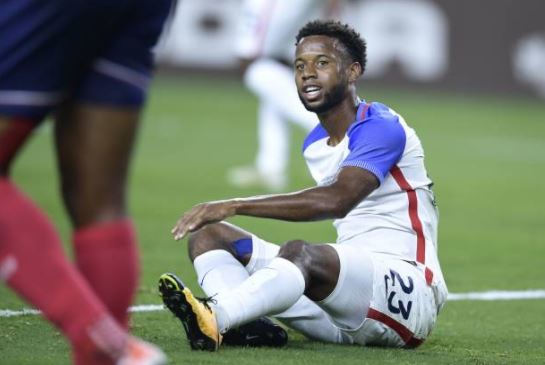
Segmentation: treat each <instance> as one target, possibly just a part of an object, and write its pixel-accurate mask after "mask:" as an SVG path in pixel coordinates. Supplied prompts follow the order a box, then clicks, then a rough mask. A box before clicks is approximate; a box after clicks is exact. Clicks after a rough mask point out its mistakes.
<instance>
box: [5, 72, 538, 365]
mask: <svg viewBox="0 0 545 365" xmlns="http://www.w3.org/2000/svg"><path fill="white" fill-rule="evenodd" d="M360 94H361V95H362V96H364V97H365V98H367V99H368V100H377V101H381V102H384V103H386V104H389V105H390V106H392V107H393V108H394V109H396V110H397V111H398V112H400V113H401V114H402V115H404V117H405V119H406V120H407V122H408V123H409V124H410V125H412V126H413V127H415V128H416V130H417V132H418V134H419V136H420V138H421V139H422V141H423V144H424V148H425V151H426V154H427V156H426V158H427V167H428V170H429V173H430V175H431V177H432V178H433V179H434V181H435V183H436V185H435V188H434V189H435V191H436V194H437V198H438V203H439V207H440V210H441V221H440V240H439V247H440V250H439V251H440V258H441V261H442V265H443V270H444V273H445V276H446V279H447V281H448V284H449V289H450V291H451V292H456V293H458V292H467V291H482V290H490V289H499V290H524V289H544V288H545V194H544V193H543V186H544V181H545V105H544V104H543V102H539V101H537V100H532V99H526V98H520V97H519V98H508V97H492V96H479V97H477V96H471V97H469V96H468V97H465V96H461V95H452V94H448V93H432V92H415V91H412V92H409V91H391V90H384V89H379V88H374V87H373V88H368V87H366V84H365V83H364V84H362V85H361V87H360ZM255 113H256V101H255V99H254V98H253V97H252V96H251V95H250V94H249V93H248V92H247V91H245V90H244V88H243V87H242V86H241V83H240V82H239V81H237V80H229V79H221V78H220V79H215V78H212V77H177V76H176V77H170V76H169V77H165V76H162V77H159V78H157V80H156V81H155V83H154V86H153V88H152V90H151V97H150V101H149V105H148V108H147V110H146V112H145V115H144V118H143V119H144V120H143V125H142V130H141V133H140V136H139V141H138V145H137V149H136V155H135V158H134V164H133V169H132V175H131V192H130V202H131V211H132V213H133V216H134V218H135V221H136V224H137V227H138V232H139V238H140V245H141V249H142V278H141V283H140V287H139V293H138V297H137V299H136V304H159V303H160V300H159V298H158V296H157V293H156V281H157V278H158V276H159V275H160V274H161V273H163V272H165V271H173V272H176V273H178V274H179V275H180V276H181V277H182V278H184V281H185V282H186V283H187V284H188V285H189V286H190V287H191V288H192V289H194V290H195V291H197V292H198V288H197V285H196V282H195V275H194V273H193V270H192V267H191V265H190V264H189V261H188V259H187V258H186V247H185V246H186V244H185V242H174V241H173V240H172V239H171V236H170V228H171V226H172V225H173V224H174V222H175V221H176V220H177V219H178V217H179V215H180V214H181V213H182V212H184V211H185V210H186V209H188V208H189V207H191V206H192V205H194V204H196V203H198V202H202V201H206V200H214V199H222V198H227V197H234V196H248V195H253V194H258V193H260V191H259V190H237V189H234V188H232V187H229V186H227V185H226V183H225V173H226V170H227V169H228V168H229V167H230V166H234V165H239V164H244V163H250V162H251V161H252V160H253V156H254V151H255V146H256V138H255V135H256V126H255ZM293 132H294V133H293V134H292V142H293V143H292V145H293V149H292V156H293V157H292V160H291V167H290V173H291V177H292V184H291V186H290V188H291V189H299V188H303V187H306V186H308V185H310V184H311V183H312V182H311V179H310V177H309V175H308V173H307V171H306V168H305V166H304V163H303V160H302V157H301V156H300V153H299V151H300V145H301V141H302V138H303V136H304V135H303V132H302V131H300V130H297V129H294V130H293ZM51 142H52V133H51V128H50V126H45V127H44V128H42V129H40V131H39V132H37V134H36V136H35V138H33V140H32V141H31V142H30V143H29V145H28V146H27V147H26V149H25V151H24V152H23V153H22V154H21V156H20V158H19V160H18V162H17V164H16V166H15V170H14V177H15V179H16V181H17V182H18V183H19V184H20V185H21V186H23V188H24V189H25V190H26V191H27V192H28V193H29V194H30V195H31V196H32V197H33V198H34V199H35V200H36V201H37V202H38V203H39V205H40V206H41V207H43V209H44V210H46V211H47V212H48V214H49V215H50V216H51V217H52V218H53V219H54V221H55V223H56V225H57V227H58V228H59V230H60V232H61V233H62V237H63V238H64V240H65V242H68V241H69V237H70V228H69V225H68V222H67V220H66V218H65V216H64V212H63V208H62V206H61V205H60V202H59V196H58V188H57V175H56V173H55V159H54V153H53V149H52V148H51ZM232 222H234V223H236V224H239V225H241V226H243V227H244V228H246V229H248V230H251V231H253V232H255V233H257V234H259V235H261V236H262V237H264V238H266V239H268V240H270V241H273V242H279V243H280V242H283V241H286V240H289V239H295V238H302V239H306V240H310V241H312V242H320V241H322V242H324V241H325V242H330V241H333V240H334V231H333V228H332V227H331V224H330V222H320V223H304V224H303V223H299V224H296V223H282V222H275V221H271V220H259V219H251V218H236V219H233V220H232ZM38 244H39V243H38ZM66 247H67V253H68V254H69V255H70V254H71V253H70V248H69V245H67V246H66ZM24 307H27V305H26V304H25V303H23V302H22V301H20V300H19V299H18V298H17V297H16V296H15V295H14V294H13V293H11V292H10V291H9V290H8V289H6V287H5V286H3V285H0V310H2V309H12V310H20V309H22V308H24ZM132 328H133V331H134V333H136V334H137V335H138V336H141V337H143V338H145V339H148V340H149V341H152V342H155V343H157V344H159V345H160V346H161V347H162V348H163V349H164V350H165V351H166V353H167V354H168V356H169V358H170V359H171V363H173V364H225V365H231V364H232V365H246V364H247V365H251V364H271V365H273V364H284V365H296V364H297V365H298V364H317V363H319V364H321V365H330V364H331V365H332V364H339V363H342V364H396V365H399V364H459V363H466V364H545V300H543V299H539V300H513V301H491V302H483V301H480V302H479V301H457V302H449V303H448V304H447V306H446V307H445V309H444V311H443V313H442V314H441V316H440V317H439V320H438V324H437V327H436V329H435V331H434V333H433V334H432V335H431V337H430V338H429V340H428V341H426V342H425V343H424V345H422V346H421V347H420V348H419V349H417V350H386V349H377V348H360V347H356V346H353V347H350V346H337V345H325V344H319V343H314V342H311V341H308V340H306V339H305V338H304V337H302V336H301V335H298V334H297V333H295V332H293V331H291V332H290V333H289V334H290V342H289V345H288V346H287V347H286V348H284V349H278V350H271V349H232V348H222V349H221V350H220V352H218V353H200V352H199V353H198V352H191V351H190V350H189V347H188V345H187V344H186V342H185V336H184V334H183V332H182V329H181V326H180V325H179V323H178V322H177V321H175V320H174V319H173V317H172V316H171V315H170V314H169V313H168V312H166V311H160V312H151V313H138V314H135V315H133V320H132ZM69 361H70V360H69V351H68V347H67V344H66V342H65V341H64V339H63V337H62V336H61V335H60V334H59V333H58V331H56V330H55V329H54V328H52V327H51V326H50V325H49V324H48V323H47V322H45V321H44V320H43V319H41V318H40V317H39V316H20V317H10V318H2V317H0V364H10V365H11V364H39V365H46V364H67V363H69Z"/></svg>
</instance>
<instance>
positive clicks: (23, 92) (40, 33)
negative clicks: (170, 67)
mask: <svg viewBox="0 0 545 365" xmlns="http://www.w3.org/2000/svg"><path fill="white" fill-rule="evenodd" d="M172 1H173V0H2V1H0V115H4V116H19V117H32V118H42V117H44V116H45V115H46V114H48V113H49V112H50V111H52V110H53V109H54V108H55V107H56V106H57V105H59V104H60V103H62V102H63V101H65V100H67V99H71V100H77V101H82V102H90V103H97V104H106V105H118V106H123V107H127V106H128V107H138V106H140V105H141V104H142V103H143V102H144V99H145V95H146V90H147V87H148V84H149V81H150V77H151V72H152V68H153V54H152V48H153V46H154V45H155V44H156V42H157V40H158V38H159V35H160V34H161V31H162V29H163V24H164V23H165V20H166V19H167V17H168V15H169V12H170V10H171V6H172Z"/></svg>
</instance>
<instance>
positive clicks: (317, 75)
mask: <svg viewBox="0 0 545 365" xmlns="http://www.w3.org/2000/svg"><path fill="white" fill-rule="evenodd" d="M337 42H338V41H337V40H336V39H334V38H330V37H328V36H322V35H316V36H309V37H305V38H303V39H301V41H300V42H299V44H298V45H297V49H296V52H295V83H296V85H297V92H298V94H299V99H301V101H302V102H303V105H304V106H305V108H306V109H307V110H309V111H311V112H314V113H323V112H325V111H328V110H330V109H331V108H332V107H334V106H336V105H338V104H339V103H340V102H341V101H342V100H343V99H344V98H345V96H346V94H347V92H348V77H347V74H346V71H345V67H344V63H343V52H342V51H341V50H340V49H339V47H341V46H340V45H339V44H337Z"/></svg>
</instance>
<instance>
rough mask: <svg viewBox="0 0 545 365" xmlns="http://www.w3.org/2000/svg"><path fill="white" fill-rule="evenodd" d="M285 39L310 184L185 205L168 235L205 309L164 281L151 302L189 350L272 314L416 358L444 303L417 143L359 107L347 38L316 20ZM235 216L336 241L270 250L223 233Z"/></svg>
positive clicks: (233, 230)
mask: <svg viewBox="0 0 545 365" xmlns="http://www.w3.org/2000/svg"><path fill="white" fill-rule="evenodd" d="M296 40H297V48H296V57H295V63H294V65H295V80H296V85H297V90H298V94H299V97H300V99H301V101H302V102H303V104H304V105H305V107H306V108H307V109H308V110H310V111H313V112H314V113H316V114H317V116H318V118H319V120H320V125H318V126H317V127H316V128H315V129H314V130H313V131H311V132H310V134H309V135H308V136H307V138H306V139H305V141H304V144H303V155H304V157H305V160H306V163H307V165H308V168H309V170H310V173H311V175H312V177H313V178H314V179H315V180H316V182H317V186H316V187H312V188H308V189H305V190H302V191H297V192H293V193H291V194H280V195H269V196H258V197H250V198H243V199H230V200H222V201H215V202H208V203H203V204H199V205H197V206H195V207H193V208H192V209H191V210H190V211H188V212H187V213H185V214H184V215H183V216H182V217H181V219H180V220H179V221H178V222H177V223H176V225H175V227H174V229H173V230H172V233H173V234H174V238H175V239H177V240H178V239H181V238H183V237H185V236H186V235H188V234H189V255H190V258H191V260H193V264H194V266H195V270H196V271H197V275H198V278H199V283H200V284H201V286H202V288H203V290H204V291H205V292H206V294H207V295H210V296H211V297H212V298H209V299H205V300H199V299H196V298H195V297H194V296H193V295H192V294H191V291H190V290H189V289H188V288H187V287H186V286H185V285H184V284H183V283H182V281H181V280H179V279H178V278H177V277H176V276H175V275H173V274H163V275H162V276H161V278H160V280H159V289H160V292H161V296H162V298H163V301H164V303H165V304H166V306H167V307H168V308H169V309H170V310H171V311H172V312H173V313H174V314H175V315H176V316H177V317H178V318H179V319H180V320H181V321H182V322H183V324H184V328H185V329H186V332H187V336H188V339H189V342H190V344H191V347H192V348H194V349H205V350H212V351H213V350H217V349H218V347H219V345H220V344H221V343H222V334H224V333H226V332H227V333H228V331H229V330H231V329H235V328H237V327H239V326H241V325H244V324H245V323H248V322H251V321H254V320H256V319H257V318H261V317H262V316H271V315H272V316H274V317H275V318H277V319H278V320H280V321H281V322H283V323H285V324H286V325H287V326H289V327H291V328H294V329H296V330H298V331H300V332H302V333H303V334H304V335H306V336H308V337H309V338H312V339H316V340H320V341H326V342H332V343H342V344H358V345H378V346H388V347H406V348H414V347H417V346H419V345H420V344H421V343H422V342H423V341H424V340H425V339H426V338H427V337H428V336H429V334H430V332H431V331H432V329H433V327H434V326H435V323H436V320H437V314H438V313H439V311H440V309H441V307H442V306H443V304H444V303H445V300H446V297H447V287H446V285H445V281H444V279H443V274H442V272H441V268H440V265H439V261H438V257H437V221H438V215H437V210H436V205H435V201H434V197H433V193H432V190H431V186H432V182H431V180H430V179H429V178H428V176H427V173H426V169H425V167H424V153H423V149H422V145H421V143H420V140H419V139H418V137H417V135H416V134H415V132H414V130H413V129H411V128H410V127H409V126H407V124H406V123H405V121H404V120H403V118H402V117H401V116H399V115H398V114H396V113H395V112H394V111H393V110H392V109H390V108H388V107H387V106H385V105H383V104H381V103H378V102H367V101H364V100H361V99H360V98H359V97H358V95H357V93H356V81H357V80H358V78H359V77H360V76H361V75H362V74H363V72H364V69H365V59H366V48H365V43H364V41H363V40H362V39H361V38H360V36H359V34H357V33H356V32H355V31H354V30H353V29H351V28H350V27H349V26H347V25H343V24H341V23H338V22H322V21H314V22H310V23H308V24H307V25H305V26H304V27H303V28H302V29H301V30H300V31H299V34H298V35H297V37H296ZM235 215H246V216H253V217H261V218H273V219H280V220H286V221H313V220H322V219H335V221H334V225H335V227H336V229H337V235H338V236H337V242H336V243H332V244H309V243H307V242H305V241H302V240H294V241H289V242H287V243H286V244H284V245H283V246H282V247H279V246H277V245H275V244H272V243H269V242H266V241H264V240H263V239H261V238H259V237H257V236H256V235H254V234H251V233H249V232H246V231H244V230H242V229H240V228H238V227H235V226H233V225H231V224H228V223H225V222H222V221H223V220H224V219H226V218H228V217H231V216H235Z"/></svg>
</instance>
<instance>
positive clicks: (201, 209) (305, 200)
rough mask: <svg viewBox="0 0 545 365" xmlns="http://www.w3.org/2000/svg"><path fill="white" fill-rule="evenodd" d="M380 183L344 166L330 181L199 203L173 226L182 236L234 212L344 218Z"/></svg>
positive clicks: (289, 217) (176, 235)
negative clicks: (303, 188) (287, 189)
mask: <svg viewBox="0 0 545 365" xmlns="http://www.w3.org/2000/svg"><path fill="white" fill-rule="evenodd" d="M378 185H379V181H378V179H377V177H376V176H375V175H374V174H372V173H371V172H369V171H367V170H364V169H361V168H359V167H353V166H347V167H344V168H343V169H341V171H340V172H339V174H338V176H337V179H336V180H335V182H333V183H332V184H331V185H327V186H318V187H314V188H310V189H305V190H301V191H298V192H294V193H289V194H278V195H268V196H256V197H250V198H239V199H230V200H221V201H215V202H208V203H203V204H199V205H196V206H195V207H193V208H192V209H191V210H189V211H188V212H187V213H185V214H184V215H183V216H182V217H181V218H180V219H179V220H178V222H177V223H176V225H175V226H174V228H173V229H172V234H173V235H174V238H175V239H177V240H178V239H181V238H183V237H184V236H185V235H186V234H187V233H188V232H193V231H196V230H198V229H199V228H201V227H203V226H205V225H206V224H210V223H214V222H219V221H222V220H224V219H226V218H228V217H231V216H234V215H245V216H252V217H261V218H273V219H280V220H286V221H298V222H302V221H315V220H321V219H330V218H342V217H344V216H346V215H347V214H348V212H350V210H352V208H354V206H356V205H357V204H358V203H359V202H360V201H362V200H363V199H364V198H365V197H366V196H367V195H369V194H370V193H371V192H372V191H373V190H375V189H376V188H377V187H378Z"/></svg>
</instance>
